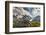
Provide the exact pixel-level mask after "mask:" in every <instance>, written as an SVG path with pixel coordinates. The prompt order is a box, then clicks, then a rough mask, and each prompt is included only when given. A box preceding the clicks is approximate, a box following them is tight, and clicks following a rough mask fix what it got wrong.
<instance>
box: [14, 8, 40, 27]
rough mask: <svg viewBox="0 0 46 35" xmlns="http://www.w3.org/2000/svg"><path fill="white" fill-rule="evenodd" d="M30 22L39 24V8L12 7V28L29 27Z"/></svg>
mask: <svg viewBox="0 0 46 35" xmlns="http://www.w3.org/2000/svg"><path fill="white" fill-rule="evenodd" d="M31 21H33V22H34V21H35V23H36V21H37V22H40V8H30V7H14V8H13V23H14V24H13V26H14V27H16V26H31Z"/></svg>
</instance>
